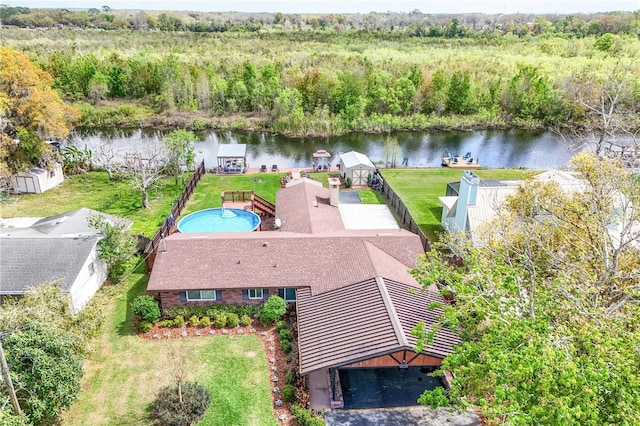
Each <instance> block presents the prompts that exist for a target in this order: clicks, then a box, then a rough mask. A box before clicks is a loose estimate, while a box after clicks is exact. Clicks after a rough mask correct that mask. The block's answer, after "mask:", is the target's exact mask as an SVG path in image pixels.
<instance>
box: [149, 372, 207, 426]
mask: <svg viewBox="0 0 640 426" xmlns="http://www.w3.org/2000/svg"><path fill="white" fill-rule="evenodd" d="M210 403H211V394H210V393H209V390H208V389H207V388H206V387H205V386H204V385H201V384H200V383H193V382H183V383H182V403H180V400H179V397H178V389H177V388H176V386H175V385H169V386H165V387H163V388H162V389H160V391H159V392H158V394H157V395H156V398H155V400H154V401H153V403H152V405H151V416H152V417H153V418H154V419H155V420H156V421H157V422H158V424H161V425H172V426H191V425H193V424H195V423H196V422H197V420H199V419H200V417H202V415H203V414H204V413H205V412H206V411H207V408H208V407H209V404H210Z"/></svg>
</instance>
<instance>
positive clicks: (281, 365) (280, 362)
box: [138, 320, 299, 426]
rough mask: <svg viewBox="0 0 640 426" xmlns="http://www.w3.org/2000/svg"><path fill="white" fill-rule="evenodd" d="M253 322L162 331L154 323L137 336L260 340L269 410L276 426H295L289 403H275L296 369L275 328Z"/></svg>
mask: <svg viewBox="0 0 640 426" xmlns="http://www.w3.org/2000/svg"><path fill="white" fill-rule="evenodd" d="M254 323H255V324H252V325H251V326H246V327H243V326H239V327H234V328H230V327H225V328H221V329H218V328H213V327H206V328H200V327H189V326H188V324H187V325H185V326H184V327H181V328H162V327H160V326H159V325H158V324H155V325H154V326H153V329H152V330H151V331H150V332H148V333H138V336H139V337H141V338H143V339H146V340H159V339H181V338H191V339H193V338H207V337H220V336H226V337H228V338H230V339H233V338H235V337H236V336H241V335H247V334H251V335H254V336H256V337H258V338H259V339H260V340H261V341H262V346H263V347H264V353H265V357H266V358H267V364H268V367H269V384H270V387H271V407H272V408H273V414H274V416H275V418H276V420H277V422H278V424H279V425H285V426H297V425H299V423H298V422H297V421H296V420H295V417H293V415H292V414H291V410H290V407H291V404H290V403H288V402H285V401H284V400H283V401H282V406H281V407H277V406H276V400H278V399H280V400H282V389H283V388H284V386H285V385H286V382H285V375H286V374H287V371H289V370H291V369H293V370H295V366H288V365H287V363H286V357H287V355H286V354H284V352H282V349H280V336H278V333H276V330H275V326H270V327H264V326H262V325H260V324H259V323H258V321H255V320H254ZM211 332H215V334H210V333H211ZM185 333H186V334H185ZM274 368H275V371H274ZM274 376H276V377H278V381H277V382H274V381H273V380H272V379H273V377H274ZM275 387H278V388H280V393H278V394H276V393H274V391H273V390H274V388H275ZM281 415H284V416H286V419H285V420H280V416H281Z"/></svg>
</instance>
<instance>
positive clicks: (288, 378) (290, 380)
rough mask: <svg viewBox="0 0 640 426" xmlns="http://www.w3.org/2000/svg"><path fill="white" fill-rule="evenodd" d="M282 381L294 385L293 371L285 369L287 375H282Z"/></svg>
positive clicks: (294, 376)
mask: <svg viewBox="0 0 640 426" xmlns="http://www.w3.org/2000/svg"><path fill="white" fill-rule="evenodd" d="M284 381H285V383H286V384H288V385H295V384H296V375H295V374H293V371H287V375H286V376H284Z"/></svg>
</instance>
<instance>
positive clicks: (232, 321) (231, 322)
mask: <svg viewBox="0 0 640 426" xmlns="http://www.w3.org/2000/svg"><path fill="white" fill-rule="evenodd" d="M239 321H240V320H239V319H238V314H234V313H233V312H232V313H230V314H229V315H227V326H228V327H237V326H238V323H239Z"/></svg>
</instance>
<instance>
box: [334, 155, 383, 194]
mask: <svg viewBox="0 0 640 426" xmlns="http://www.w3.org/2000/svg"><path fill="white" fill-rule="evenodd" d="M375 169H376V168H375V166H374V165H373V163H372V162H371V160H369V157H367V156H366V155H364V154H361V153H359V152H356V151H350V152H347V153H345V154H340V174H341V175H342V178H343V179H345V180H346V179H347V178H349V179H351V185H352V186H366V185H368V184H369V176H371V177H373V172H374V171H375Z"/></svg>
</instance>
